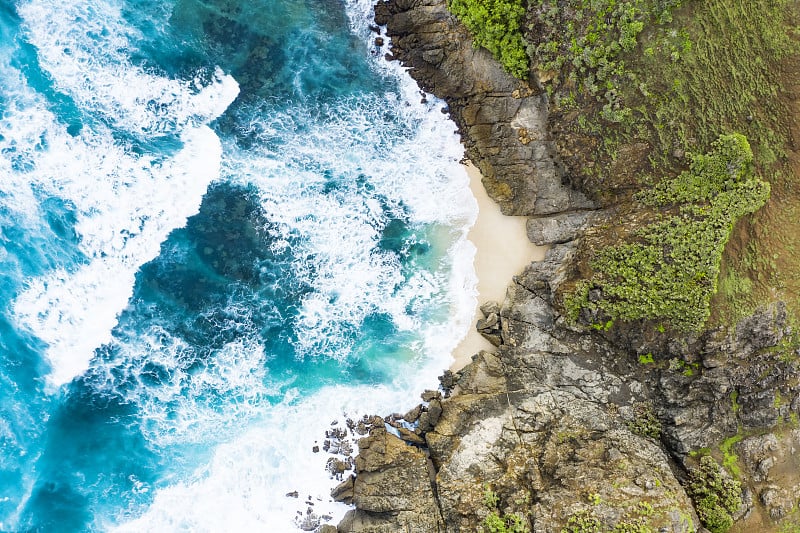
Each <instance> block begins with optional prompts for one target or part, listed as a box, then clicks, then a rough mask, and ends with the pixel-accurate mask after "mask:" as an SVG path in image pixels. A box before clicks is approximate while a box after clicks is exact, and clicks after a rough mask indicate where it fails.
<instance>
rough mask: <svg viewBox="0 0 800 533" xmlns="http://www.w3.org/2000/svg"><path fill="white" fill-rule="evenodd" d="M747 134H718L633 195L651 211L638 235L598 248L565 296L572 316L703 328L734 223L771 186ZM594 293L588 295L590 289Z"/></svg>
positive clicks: (766, 194) (760, 202) (756, 206)
mask: <svg viewBox="0 0 800 533" xmlns="http://www.w3.org/2000/svg"><path fill="white" fill-rule="evenodd" d="M752 161H753V154H752V152H751V150H750V145H749V144H748V142H747V139H746V138H745V137H744V136H742V135H739V134H731V135H723V136H721V137H720V138H719V139H718V140H717V141H715V142H714V143H713V145H712V150H711V152H709V153H708V154H705V155H696V156H693V157H692V162H691V165H690V167H689V170H687V171H684V172H682V173H681V174H680V175H678V176H677V177H676V178H673V179H667V180H664V181H662V182H661V183H660V184H658V185H656V186H654V187H652V188H651V189H649V190H645V191H643V192H641V193H639V194H638V195H637V198H638V200H639V201H640V202H641V203H642V204H643V205H644V206H647V207H652V208H658V209H660V210H662V211H665V212H671V213H672V214H668V215H661V214H657V215H656V217H655V222H653V223H651V224H649V225H646V226H644V227H643V228H641V229H639V230H637V231H636V232H635V234H634V236H635V238H636V240H634V241H633V242H628V243H625V244H621V245H617V246H609V247H606V248H604V249H602V250H599V251H598V252H597V254H596V256H595V258H594V259H593V260H592V262H591V263H590V264H591V267H592V269H593V270H594V277H593V278H592V279H590V280H583V281H581V282H579V283H578V285H577V286H576V288H575V291H574V292H573V293H572V294H571V295H569V296H568V297H567V299H566V301H565V306H566V308H567V309H568V311H569V313H570V317H571V318H572V320H573V321H577V320H578V318H579V315H580V314H581V312H582V310H589V311H590V316H592V317H593V320H592V322H593V323H595V324H596V323H599V322H601V323H605V322H606V321H607V320H609V319H611V320H625V321H633V320H641V319H644V320H658V321H665V322H667V323H669V324H671V325H672V326H673V327H675V328H676V329H680V330H684V331H692V330H699V329H701V328H702V327H703V326H704V325H705V323H706V320H707V319H708V317H709V314H710V308H709V302H710V298H711V296H712V295H713V294H714V293H715V292H716V289H717V278H718V276H719V270H720V261H721V259H722V253H723V251H724V249H725V244H726V243H727V242H728V238H729V236H730V234H731V231H732V229H733V226H734V224H735V223H736V221H737V220H738V219H739V218H741V217H742V216H744V215H746V214H749V213H753V212H754V211H756V210H757V209H759V208H760V207H761V206H763V205H764V203H765V202H766V201H767V198H768V197H769V191H770V187H769V184H768V183H766V182H764V181H762V180H760V179H758V178H757V177H755V176H754V173H753V165H752ZM597 290H599V291H600V296H599V297H598V296H594V297H593V298H591V299H590V298H589V293H590V291H594V292H596V291H597Z"/></svg>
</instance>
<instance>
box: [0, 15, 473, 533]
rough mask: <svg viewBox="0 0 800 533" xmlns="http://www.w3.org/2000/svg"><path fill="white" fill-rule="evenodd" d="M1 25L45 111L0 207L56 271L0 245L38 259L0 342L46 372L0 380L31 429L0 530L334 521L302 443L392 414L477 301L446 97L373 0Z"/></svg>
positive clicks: (14, 291) (31, 111)
mask: <svg viewBox="0 0 800 533" xmlns="http://www.w3.org/2000/svg"><path fill="white" fill-rule="evenodd" d="M254 10H255V11H254ZM19 15H20V21H18V22H19V23H20V24H21V26H20V28H19V29H18V30H15V31H19V32H20V33H19V35H20V36H21V38H23V39H27V40H28V41H29V42H30V43H31V45H32V46H33V47H34V48H35V53H34V52H33V51H32V49H31V47H30V46H28V47H22V48H19V49H17V50H16V51H15V52H13V53H12V56H14V55H16V56H20V55H22V56H25V61H24V62H25V65H27V66H26V67H25V68H24V69H23V70H21V71H20V72H22V74H21V75H19V76H18V77H19V78H20V79H21V81H22V83H21V84H20V86H19V87H18V88H17V89H18V90H19V91H22V93H24V94H25V95H27V96H26V98H27V97H30V98H28V100H25V99H16V101H18V102H20V103H21V104H24V105H23V106H22V107H23V108H22V109H19V110H18V111H19V116H20V117H23V116H30V117H37V120H41V121H42V122H41V123H39V127H38V129H37V128H32V129H30V131H28V132H20V133H19V135H18V137H19V138H20V139H23V140H25V139H26V140H27V141H26V142H28V143H29V147H30V149H28V150H25V151H23V152H24V153H23V155H21V156H19V157H15V158H12V157H11V156H9V155H7V154H9V153H10V152H4V155H3V156H0V164H3V165H6V168H9V169H11V170H12V174H13V176H14V178H13V179H14V181H13V182H8V183H14V184H15V186H14V187H15V188H16V187H17V186H19V190H18V191H17V192H13V193H12V192H11V191H5V190H4V191H3V192H4V193H5V196H3V197H2V198H0V201H2V202H5V204H3V205H6V206H7V208H8V209H11V210H18V211H20V212H24V213H25V214H26V217H27V218H28V222H27V223H26V225H25V226H24V228H26V229H25V231H26V232H27V234H28V235H30V236H31V237H32V238H31V240H30V242H31V243H41V245H39V244H37V246H39V247H40V249H41V250H47V252H46V254H50V256H51V257H52V260H50V261H48V262H42V261H41V260H40V259H41V257H40V256H43V255H44V253H42V254H39V253H38V252H36V253H31V254H30V257H29V258H27V259H25V258H24V257H23V255H22V253H23V252H22V251H17V249H13V248H11V246H10V244H8V245H6V247H5V250H7V251H8V250H11V252H7V257H8V258H10V259H25V260H26V261H27V263H26V264H29V265H30V268H28V267H26V268H20V269H18V272H17V277H16V278H15V279H14V281H13V283H12V285H13V286H12V287H11V288H10V290H9V291H8V292H7V293H6V294H4V298H6V301H9V302H13V304H14V305H13V309H14V313H13V314H9V315H7V318H8V319H9V324H10V330H0V333H2V340H3V342H4V344H3V347H4V349H12V348H6V347H11V346H23V345H24V346H26V350H27V351H24V350H21V349H17V348H14V350H16V352H18V353H20V354H23V353H24V354H29V355H26V357H28V358H29V359H31V360H32V359H35V358H36V356H37V354H38V357H39V358H40V362H42V363H45V362H46V363H48V364H44V365H42V364H31V365H30V369H31V370H30V375H29V376H28V377H22V375H18V374H16V373H15V372H16V370H14V369H12V368H10V367H3V368H2V372H3V377H4V379H6V378H10V377H12V376H13V379H17V380H21V381H20V382H21V383H22V386H18V388H21V389H22V390H25V391H26V394H28V397H26V400H25V401H24V402H21V403H19V404H14V407H13V409H14V410H15V414H16V415H17V416H15V417H14V418H11V417H9V418H8V420H12V421H13V422H12V424H13V425H12V427H10V428H9V429H8V431H5V432H4V433H3V434H8V435H14V434H17V435H22V434H26V435H30V436H31V438H27V439H17V440H16V441H15V444H14V447H11V446H9V447H7V448H5V450H9V451H10V450H12V449H13V450H17V451H20V450H21V453H16V452H15V454H14V455H8V456H7V458H8V459H9V462H7V463H6V464H13V465H15V466H14V469H15V470H14V472H15V474H13V475H14V476H16V477H15V478H14V479H15V480H16V481H14V483H8V484H7V491H6V493H5V494H7V496H6V497H7V498H8V500H7V501H8V502H9V503H8V505H5V506H0V509H1V510H2V512H3V516H2V518H0V521H1V522H2V523H3V528H6V529H9V528H10V529H24V528H26V527H27V528H37V527H39V528H47V527H55V525H56V524H58V525H59V527H60V528H61V529H62V530H65V531H69V530H82V529H86V528H96V529H100V530H111V529H115V528H117V529H120V530H127V531H141V530H174V529H179V528H187V529H192V530H196V531H219V530H242V529H255V530H259V529H271V530H281V531H283V530H289V529H290V528H292V527H294V526H296V525H297V521H296V517H297V514H296V513H297V512H298V511H300V512H301V513H304V512H305V510H306V505H305V502H306V500H307V498H309V497H310V498H311V500H312V502H313V503H314V506H315V510H316V513H317V514H319V515H324V514H326V513H327V514H328V515H329V516H331V517H332V520H335V519H337V518H338V517H339V516H341V514H342V513H343V512H344V510H345V508H344V507H343V506H341V505H339V504H333V503H331V502H330V501H329V496H328V492H329V490H330V488H331V486H332V485H333V484H334V481H333V480H332V479H330V477H329V474H328V473H327V472H326V470H325V463H326V461H327V459H328V457H329V456H327V455H326V454H325V453H322V452H320V453H314V451H313V447H314V446H315V444H316V445H319V444H320V441H321V440H322V439H323V436H324V432H325V430H326V429H329V427H330V426H329V424H330V423H331V422H332V421H333V420H343V419H344V418H347V417H352V418H358V417H360V416H361V415H362V414H364V413H365V412H368V413H383V412H390V411H397V410H404V409H407V408H408V407H410V405H409V404H410V403H413V401H414V400H413V398H415V397H417V395H418V394H419V393H420V392H421V391H422V389H424V388H430V387H431V386H432V385H433V384H435V382H436V381H435V376H436V375H437V374H438V373H439V372H441V370H442V368H444V367H446V366H448V365H449V363H450V361H451V359H450V352H451V350H452V348H453V347H454V346H455V345H456V343H457V342H458V340H459V338H460V337H461V336H463V333H464V331H465V330H466V327H467V326H468V323H469V321H470V320H471V314H472V310H473V309H474V297H472V296H471V287H473V286H474V279H473V278H474V274H473V273H472V272H471V270H470V269H469V268H468V265H470V264H471V261H470V254H471V252H472V249H471V245H470V244H469V243H468V242H467V241H466V240H465V234H466V229H467V227H468V226H469V225H470V224H471V223H472V221H473V220H474V217H475V206H474V200H473V199H472V197H471V195H470V194H469V191H468V188H467V177H466V174H465V173H464V171H463V169H462V168H461V167H460V166H459V165H458V164H457V163H458V161H459V159H460V158H461V155H462V149H461V146H460V145H459V143H458V140H457V137H456V135H455V134H454V132H453V129H454V127H453V125H452V123H450V122H449V121H448V120H447V119H446V117H445V116H444V115H443V114H442V113H441V112H440V111H441V108H442V107H443V104H442V103H441V102H439V101H437V100H436V99H434V98H427V101H426V103H422V102H421V99H420V95H419V92H418V89H417V87H416V85H415V84H414V83H413V82H412V81H411V80H410V79H409V78H408V77H407V76H406V75H405V73H404V72H403V70H402V69H401V68H400V67H399V66H397V65H396V64H392V63H388V62H386V61H384V60H383V59H382V58H380V57H378V56H379V53H378V51H377V49H376V48H375V47H374V46H373V45H372V43H370V42H369V41H370V40H371V36H370V34H369V29H368V26H369V24H370V23H371V17H372V15H371V7H370V6H369V4H368V3H366V2H353V3H348V4H347V5H346V10H342V8H341V5H339V4H337V3H323V4H313V3H310V4H308V5H306V4H304V3H302V2H300V3H297V2H296V3H292V4H291V5H289V4H283V3H280V2H271V3H268V5H267V4H265V5H264V6H254V5H251V4H241V5H237V4H236V3H235V2H225V3H219V5H215V6H214V8H213V9H211V6H210V4H208V3H200V2H193V1H191V0H181V1H177V2H174V3H170V2H165V3H153V2H146V1H142V2H121V1H120V2H114V1H106V2H99V1H94V0H83V1H79V0H74V1H72V2H67V3H62V4H58V5H56V4H53V5H52V6H51V5H50V4H49V3H47V2H45V1H34V0H31V1H29V2H22V3H20V7H19ZM273 15H274V16H273ZM276 17H277V18H276ZM273 18H274V19H275V20H273ZM331 21H334V22H331ZM9 24H10V26H9V27H11V28H12V29H13V24H14V23H13V21H12V23H9ZM348 24H349V26H350V27H349V29H348V28H347V27H346V26H347V25H348ZM272 26H274V28H273V27H272ZM234 36H235V37H236V38H235V39H234ZM278 37H280V38H278ZM312 45H313V47H319V48H313V47H312ZM237 46H243V47H244V48H237ZM323 46H324V48H323ZM323 49H324V50H325V52H321V50H323ZM20 63H21V62H20ZM14 68H16V67H13V66H12V67H11V69H12V70H13V69H14ZM25 69H27V70H25ZM223 73H226V74H223ZM237 87H239V88H241V92H240V93H239V95H238V98H236V100H233V98H234V97H236V90H237ZM17 89H15V90H17ZM3 90H4V91H5V92H4V93H3V95H2V96H3V97H4V98H5V97H9V95H11V90H10V89H8V88H7V85H4V89H3ZM26 114H27V115H26ZM4 116H10V115H8V114H7V113H5V114H4ZM215 117H218V118H216V120H214V119H215ZM19 122H20V124H18V127H22V120H20V121H19ZM6 138H8V137H6ZM41 139H44V142H40V141H41ZM0 142H3V141H2V140H0ZM19 146H20V143H16V144H15V149H18V147H19ZM9 220H10V219H9ZM43 221H44V222H43ZM34 234H35V235H34ZM33 237H35V238H33ZM37 250H39V248H37ZM37 254H38V255H37ZM19 264H22V263H19ZM34 264H40V266H38V267H36V268H33V265H34ZM467 300H470V301H467ZM12 337H13V339H15V340H14V342H16V343H17V344H13V343H12V342H11V340H12ZM54 348H55V349H54ZM95 348H97V349H95ZM18 360H20V361H22V360H26V361H28V359H23V358H21V357H20V358H19V359H18ZM26 364H28V363H26ZM42 366H44V368H42ZM47 366H50V367H51V368H50V369H47V368H46V367H47ZM43 378H44V379H47V380H49V383H50V384H51V387H50V388H49V389H46V388H45V387H42V385H41V383H42V381H43ZM23 382H24V383H23ZM2 383H4V382H1V381H0V386H5V385H2ZM57 384H62V385H61V387H60V388H59V389H58V390H57V391H55V390H54V388H53V387H52V385H57ZM13 386H14V385H9V387H13ZM9 387H7V388H4V389H3V390H4V391H5V390H10V388H9ZM4 442H11V441H10V440H9V441H4ZM4 453H6V452H5V451H4ZM4 457H6V456H4ZM8 472H10V470H9V471H8ZM9 476H11V474H9ZM4 479H5V478H4ZM8 479H10V477H9V478H8ZM294 491H297V492H298V493H299V494H300V495H301V497H300V498H299V499H294V498H291V497H286V496H285V495H286V494H287V493H293V492H294ZM301 500H302V501H301Z"/></svg>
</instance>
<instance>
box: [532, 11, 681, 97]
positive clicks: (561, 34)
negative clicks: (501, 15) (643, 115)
mask: <svg viewBox="0 0 800 533" xmlns="http://www.w3.org/2000/svg"><path fill="white" fill-rule="evenodd" d="M531 4H532V12H533V14H534V15H535V16H534V17H532V19H531V22H530V32H529V33H530V34H531V35H535V36H536V42H535V43H533V44H532V46H531V50H530V53H531V56H532V57H534V58H536V61H537V63H538V66H539V69H541V70H545V71H548V70H549V71H555V72H561V71H562V70H564V69H565V67H566V70H567V71H568V72H569V74H568V76H569V78H570V80H571V81H572V82H573V83H579V86H580V87H581V88H582V89H583V90H585V91H586V92H588V93H590V94H593V95H597V96H599V95H603V94H606V93H607V92H608V91H611V90H612V89H615V87H616V85H617V84H618V82H619V80H620V78H621V77H622V76H623V75H624V74H625V62H624V60H623V59H622V57H621V56H622V54H623V53H624V52H629V51H631V50H633V49H634V48H635V47H636V44H637V38H638V36H639V34H640V33H641V32H642V30H644V28H645V24H646V23H648V22H650V21H656V22H664V21H667V20H669V18H670V16H671V10H672V9H674V8H675V7H677V6H678V5H679V4H680V1H679V0H630V1H626V2H620V1H617V0H569V1H567V2H564V1H558V0H535V1H534V2H532V3H531ZM608 97H609V100H610V101H613V100H614V96H613V94H612V95H608Z"/></svg>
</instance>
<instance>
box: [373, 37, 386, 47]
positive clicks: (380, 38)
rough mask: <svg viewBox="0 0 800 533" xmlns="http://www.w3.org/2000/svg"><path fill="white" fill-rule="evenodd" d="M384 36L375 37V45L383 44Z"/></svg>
mask: <svg viewBox="0 0 800 533" xmlns="http://www.w3.org/2000/svg"><path fill="white" fill-rule="evenodd" d="M383 43H384V41H383V37H375V46H383Z"/></svg>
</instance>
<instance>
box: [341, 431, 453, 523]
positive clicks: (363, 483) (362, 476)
mask: <svg viewBox="0 0 800 533" xmlns="http://www.w3.org/2000/svg"><path fill="white" fill-rule="evenodd" d="M358 446H359V450H360V452H359V454H358V457H356V476H355V478H352V477H351V478H350V480H352V490H351V489H350V485H349V484H342V485H340V486H339V487H337V489H336V491H335V492H337V493H338V495H339V496H340V497H341V498H343V499H340V497H336V496H334V497H335V499H337V500H338V501H344V499H346V498H349V497H351V498H352V502H353V503H354V504H355V505H356V508H357V509H356V510H355V511H354V512H351V513H348V516H347V517H346V518H345V519H344V520H343V521H342V523H341V524H340V525H339V531H375V532H378V531H386V532H389V531H406V530H408V531H419V532H420V533H427V532H439V531H444V525H443V523H442V521H441V516H440V514H439V510H438V507H437V505H436V501H435V497H434V492H433V487H432V485H431V477H430V472H429V469H428V458H427V456H426V455H425V454H424V453H423V452H422V451H420V450H419V449H418V448H416V447H414V446H409V445H408V444H406V443H404V442H403V441H402V440H400V439H398V438H397V437H395V436H394V435H392V434H390V433H388V432H387V431H386V430H385V429H384V428H383V427H375V428H373V429H372V430H371V431H370V435H369V436H368V437H365V438H363V439H361V440H360V441H359V443H358ZM348 482H349V480H348ZM348 482H346V483H348ZM351 494H352V496H351Z"/></svg>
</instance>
